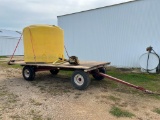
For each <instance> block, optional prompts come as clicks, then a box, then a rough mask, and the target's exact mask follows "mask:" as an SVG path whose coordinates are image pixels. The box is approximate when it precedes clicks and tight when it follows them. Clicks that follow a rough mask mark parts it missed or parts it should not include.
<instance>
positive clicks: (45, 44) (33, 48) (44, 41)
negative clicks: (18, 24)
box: [23, 25, 64, 63]
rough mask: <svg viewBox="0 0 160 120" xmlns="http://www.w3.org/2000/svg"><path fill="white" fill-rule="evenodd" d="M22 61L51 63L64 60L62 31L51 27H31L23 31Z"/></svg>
mask: <svg viewBox="0 0 160 120" xmlns="http://www.w3.org/2000/svg"><path fill="white" fill-rule="evenodd" d="M23 41H24V61H25V62H26V63H27V62H28V63H51V62H56V61H58V60H59V58H62V59H64V35H63V30H62V29H61V28H59V27H57V26H52V25H31V26H28V27H25V28H24V29H23Z"/></svg>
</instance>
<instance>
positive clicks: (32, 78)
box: [22, 66, 35, 81]
mask: <svg viewBox="0 0 160 120" xmlns="http://www.w3.org/2000/svg"><path fill="white" fill-rule="evenodd" d="M25 70H28V72H29V76H28V77H27V76H25ZM22 75H23V78H24V79H25V80H27V81H33V80H34V78H35V70H34V67H32V66H25V67H24V68H23V70H22Z"/></svg>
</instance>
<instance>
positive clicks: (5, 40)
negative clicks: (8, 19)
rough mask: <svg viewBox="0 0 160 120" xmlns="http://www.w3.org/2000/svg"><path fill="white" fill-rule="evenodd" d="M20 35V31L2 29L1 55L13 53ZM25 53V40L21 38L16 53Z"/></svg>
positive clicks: (0, 34) (0, 33)
mask: <svg viewBox="0 0 160 120" xmlns="http://www.w3.org/2000/svg"><path fill="white" fill-rule="evenodd" d="M20 36H21V33H20V32H18V31H11V30H4V29H0V56H7V55H12V54H13V52H14V49H15V47H16V45H17V42H18V40H19V39H20ZM23 54H24V52H23V40H21V41H20V43H19V46H18V48H17V50H16V52H15V55H23Z"/></svg>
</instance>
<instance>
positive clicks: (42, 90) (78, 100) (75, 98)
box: [0, 67, 160, 120]
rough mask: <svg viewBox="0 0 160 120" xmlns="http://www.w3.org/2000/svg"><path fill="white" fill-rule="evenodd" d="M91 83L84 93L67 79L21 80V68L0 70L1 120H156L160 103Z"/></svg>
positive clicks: (47, 75) (48, 76)
mask: <svg viewBox="0 0 160 120" xmlns="http://www.w3.org/2000/svg"><path fill="white" fill-rule="evenodd" d="M96 82H97V81H92V82H91V85H90V86H89V88H88V89H87V90H84V91H79V90H75V89H73V88H72V86H71V83H70V78H69V77H65V76H63V75H58V76H56V77H55V76H52V75H51V74H50V73H49V72H40V73H37V75H36V80H35V81H33V82H28V81H25V80H24V79H23V77H22V75H21V69H14V68H3V67H0V119H2V120H82V119H84V120H117V119H118V120H124V119H125V120H130V119H132V120H160V114H157V113H155V112H154V111H153V110H154V109H155V108H160V100H157V99H155V98H152V97H147V96H141V95H138V94H127V93H123V92H118V91H116V90H112V89H108V87H107V86H106V87H101V84H99V83H98V82H97V83H96ZM112 106H117V107H120V108H122V109H124V110H127V111H129V112H131V113H133V114H134V115H135V116H134V117H132V118H127V117H122V118H117V117H115V116H113V115H112V114H110V112H109V111H110V110H111V108H112Z"/></svg>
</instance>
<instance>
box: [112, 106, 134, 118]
mask: <svg viewBox="0 0 160 120" xmlns="http://www.w3.org/2000/svg"><path fill="white" fill-rule="evenodd" d="M110 113H111V114H112V115H113V116H116V117H118V118H119V117H129V118H132V117H133V116H135V115H134V114H132V113H131V112H128V111H126V110H122V109H120V108H118V107H115V106H113V107H112V108H111V110H110Z"/></svg>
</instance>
